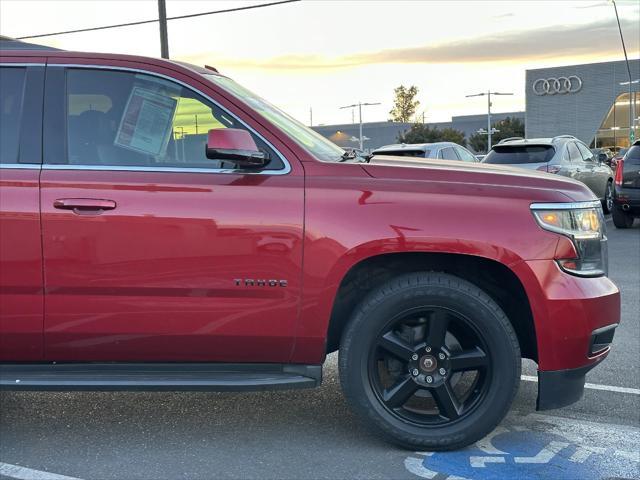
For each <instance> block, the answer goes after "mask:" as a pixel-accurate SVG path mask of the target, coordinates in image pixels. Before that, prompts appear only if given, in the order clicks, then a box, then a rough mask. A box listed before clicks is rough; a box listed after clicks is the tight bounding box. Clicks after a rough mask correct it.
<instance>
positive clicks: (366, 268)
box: [326, 252, 538, 361]
mask: <svg viewBox="0 0 640 480" xmlns="http://www.w3.org/2000/svg"><path fill="white" fill-rule="evenodd" d="M418 271H438V272H444V273H450V274H452V275H456V276H458V277H460V278H463V279H465V280H467V281H469V282H471V283H473V284H474V285H476V286H478V287H479V288H481V289H483V290H484V291H485V292H487V294H489V295H490V296H491V297H492V298H493V299H494V300H495V301H496V302H497V303H498V305H500V307H501V308H502V309H503V311H504V312H505V314H506V315H507V318H508V319H509V321H510V322H511V324H512V325H513V327H514V330H515V332H516V335H517V337H518V342H519V344H520V349H521V351H522V356H523V357H524V358H531V359H533V360H536V361H537V359H538V349H537V337H536V330H535V323H534V320H533V313H532V310H531V306H530V304H529V299H528V297H527V294H526V291H525V288H524V286H523V284H522V282H521V281H520V279H519V278H518V276H517V275H516V274H515V273H514V272H513V271H512V270H511V269H510V268H509V267H507V266H506V265H505V264H503V263H501V262H499V261H497V260H493V259H490V258H486V257H481V256H476V255H469V254H460V253H442V252H394V253H383V254H378V255H373V256H370V257H367V258H364V259H361V260H360V261H358V262H357V263H355V264H353V265H352V266H351V268H349V270H348V271H347V272H346V274H345V275H344V276H343V278H342V280H341V281H340V285H339V287H338V290H337V292H336V295H335V297H334V302H333V308H332V310H331V316H330V319H329V325H328V330H327V346H326V347H327V353H330V352H333V351H335V350H337V349H338V347H339V344H340V337H341V335H342V331H343V330H344V328H345V326H346V325H347V323H348V321H349V319H350V318H351V314H352V312H353V310H354V309H355V308H356V307H357V305H358V304H359V303H360V301H362V298H364V296H366V295H367V294H368V293H369V292H370V291H372V290H373V289H375V288H377V287H378V286H380V285H382V284H383V283H385V282H387V281H388V280H390V279H391V278H393V277H395V276H397V275H400V274H405V273H412V272H418Z"/></svg>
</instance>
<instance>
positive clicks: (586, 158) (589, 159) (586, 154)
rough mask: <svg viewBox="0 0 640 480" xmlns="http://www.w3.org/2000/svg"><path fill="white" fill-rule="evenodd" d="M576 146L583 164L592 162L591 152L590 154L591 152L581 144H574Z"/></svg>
mask: <svg viewBox="0 0 640 480" xmlns="http://www.w3.org/2000/svg"><path fill="white" fill-rule="evenodd" d="M576 145H577V146H578V150H580V153H581V154H582V159H583V160H584V161H585V162H593V160H594V159H593V152H591V150H589V149H588V148H587V147H585V146H584V145H583V144H581V143H576Z"/></svg>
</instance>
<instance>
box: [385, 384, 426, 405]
mask: <svg viewBox="0 0 640 480" xmlns="http://www.w3.org/2000/svg"><path fill="white" fill-rule="evenodd" d="M417 389H418V385H416V382H414V381H413V380H412V379H411V377H405V378H404V379H402V380H400V381H399V382H397V383H396V384H395V385H394V386H393V387H391V388H389V389H387V390H385V391H384V393H383V395H382V399H383V401H384V403H386V404H387V406H388V407H389V408H398V407H401V406H402V405H404V404H405V403H406V402H407V400H409V398H411V396H412V395H413V394H414V393H415V391H416V390H417Z"/></svg>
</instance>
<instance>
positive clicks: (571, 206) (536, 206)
mask: <svg viewBox="0 0 640 480" xmlns="http://www.w3.org/2000/svg"><path fill="white" fill-rule="evenodd" d="M596 207H600V208H602V204H601V203H600V200H593V201H590V202H566V203H565V202H563V203H532V204H531V206H530V208H531V210H579V209H584V208H596Z"/></svg>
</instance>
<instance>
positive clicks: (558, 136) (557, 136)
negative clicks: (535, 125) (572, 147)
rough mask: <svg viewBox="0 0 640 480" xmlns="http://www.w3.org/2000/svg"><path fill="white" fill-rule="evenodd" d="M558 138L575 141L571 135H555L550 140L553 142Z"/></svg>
mask: <svg viewBox="0 0 640 480" xmlns="http://www.w3.org/2000/svg"><path fill="white" fill-rule="evenodd" d="M558 138H571V139H573V140H577V138H576V137H575V136H573V135H556V136H555V137H553V138H552V139H551V141H555V140H556V139H558Z"/></svg>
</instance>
